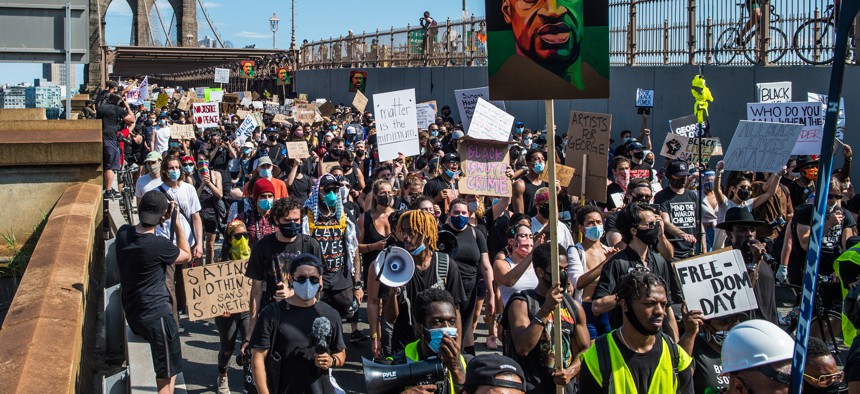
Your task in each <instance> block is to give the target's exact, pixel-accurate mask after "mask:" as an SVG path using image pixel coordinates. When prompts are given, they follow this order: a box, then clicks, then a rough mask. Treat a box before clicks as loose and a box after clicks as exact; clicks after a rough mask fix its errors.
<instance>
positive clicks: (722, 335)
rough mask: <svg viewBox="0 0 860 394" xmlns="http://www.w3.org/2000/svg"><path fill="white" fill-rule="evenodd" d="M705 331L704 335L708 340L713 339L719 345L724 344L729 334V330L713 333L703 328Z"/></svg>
mask: <svg viewBox="0 0 860 394" xmlns="http://www.w3.org/2000/svg"><path fill="white" fill-rule="evenodd" d="M702 332H703V333H704V334H703V335H704V337H705V340H706V341H711V342H713V343H714V344H715V345H717V346H722V345H723V340H725V339H726V335H728V334H729V332H728V331H714V332H713V333H711V332H710V331H709V330H702Z"/></svg>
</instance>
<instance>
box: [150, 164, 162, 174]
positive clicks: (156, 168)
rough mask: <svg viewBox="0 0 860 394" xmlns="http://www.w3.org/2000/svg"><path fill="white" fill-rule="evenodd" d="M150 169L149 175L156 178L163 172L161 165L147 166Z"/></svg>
mask: <svg viewBox="0 0 860 394" xmlns="http://www.w3.org/2000/svg"><path fill="white" fill-rule="evenodd" d="M147 166H148V167H149V175H151V176H155V175H158V173H159V172H161V163H154V164H147Z"/></svg>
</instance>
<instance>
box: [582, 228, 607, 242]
mask: <svg viewBox="0 0 860 394" xmlns="http://www.w3.org/2000/svg"><path fill="white" fill-rule="evenodd" d="M602 236H603V226H591V227H586V228H585V238H588V239H590V240H592V241H594V242H597V241H599V240H600V237H602Z"/></svg>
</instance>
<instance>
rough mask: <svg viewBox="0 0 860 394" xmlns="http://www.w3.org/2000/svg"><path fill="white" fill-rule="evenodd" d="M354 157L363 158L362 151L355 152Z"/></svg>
mask: <svg viewBox="0 0 860 394" xmlns="http://www.w3.org/2000/svg"><path fill="white" fill-rule="evenodd" d="M355 155H356V156H359V157H361V156H364V151H363V150H357V151H355Z"/></svg>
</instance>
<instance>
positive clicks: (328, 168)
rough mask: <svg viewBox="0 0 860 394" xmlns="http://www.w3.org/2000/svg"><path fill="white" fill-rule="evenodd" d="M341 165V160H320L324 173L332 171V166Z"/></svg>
mask: <svg viewBox="0 0 860 394" xmlns="http://www.w3.org/2000/svg"><path fill="white" fill-rule="evenodd" d="M339 165H340V162H337V161H326V162H320V166H322V173H323V174H329V173H331V169H332V167H337V166H339Z"/></svg>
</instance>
